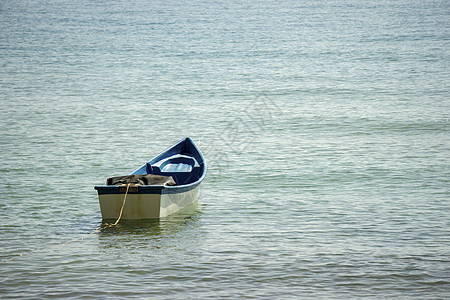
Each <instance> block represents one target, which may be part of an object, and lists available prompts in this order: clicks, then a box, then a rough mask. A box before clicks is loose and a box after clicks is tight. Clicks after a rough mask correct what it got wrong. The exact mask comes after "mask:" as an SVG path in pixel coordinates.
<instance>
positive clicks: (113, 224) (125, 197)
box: [0, 183, 132, 264]
mask: <svg viewBox="0 0 450 300" xmlns="http://www.w3.org/2000/svg"><path fill="white" fill-rule="evenodd" d="M130 185H132V183H128V184H127V189H126V192H125V196H124V197H123V202H122V207H121V208H120V212H119V217H118V218H117V220H116V222H114V223H112V224H106V226H105V227H101V228H99V229H96V230H94V231H92V232H91V233H89V234H88V235H91V234H94V233H97V232H101V231H102V230H105V229H106V228H111V227H114V226H116V225H117V224H118V223H119V221H120V219H121V218H122V214H123V209H124V208H125V203H126V201H127V196H128V190H129V189H130ZM81 240H84V237H81V238H79V239H73V240H70V241H68V242H65V243H63V244H58V245H54V246H51V247H49V248H45V249H42V250H38V252H42V251H45V250H48V249H52V248H56V247H59V246H65V245H67V244H69V243H71V242H75V241H81ZM31 252H35V251H31ZM24 255H25V253H21V254H19V255H17V256H14V257H12V258H10V259H6V260H2V261H0V264H1V263H5V262H8V261H12V260H14V259H16V258H18V257H22V256H24Z"/></svg>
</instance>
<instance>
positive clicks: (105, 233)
mask: <svg viewBox="0 0 450 300" xmlns="http://www.w3.org/2000/svg"><path fill="white" fill-rule="evenodd" d="M202 210H203V205H202V204H200V203H199V202H198V201H197V202H195V203H193V204H191V205H189V206H187V207H185V208H183V209H181V210H179V211H178V212H176V213H174V214H172V215H169V216H167V217H165V218H160V219H148V220H120V222H119V223H118V224H117V225H116V226H112V227H108V225H109V224H111V223H114V221H115V220H103V221H102V224H101V228H102V229H101V230H100V231H99V232H98V236H99V237H100V239H101V240H104V241H105V242H106V241H108V240H110V238H111V237H118V236H128V237H136V236H148V237H159V238H162V237H165V236H170V235H173V234H175V233H177V232H179V231H182V230H184V229H186V228H189V227H192V226H194V227H195V226H196V225H197V224H198V222H199V220H200V217H201V214H202Z"/></svg>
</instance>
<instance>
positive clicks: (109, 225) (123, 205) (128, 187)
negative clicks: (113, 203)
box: [94, 183, 132, 232]
mask: <svg viewBox="0 0 450 300" xmlns="http://www.w3.org/2000/svg"><path fill="white" fill-rule="evenodd" d="M130 185H132V183H128V184H127V190H126V192H125V196H124V197H123V202H122V208H121V209H120V212H119V217H118V218H117V220H116V222H114V224H108V226H106V227H103V228H100V229H97V230H96V231H102V230H103V229H106V228H109V227H113V226H116V225H117V224H118V223H119V221H120V219H121V218H122V213H123V209H124V207H125V202H126V201H127V195H128V190H129V189H130ZM96 231H94V232H96Z"/></svg>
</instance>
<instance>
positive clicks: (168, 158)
mask: <svg viewBox="0 0 450 300" xmlns="http://www.w3.org/2000/svg"><path fill="white" fill-rule="evenodd" d="M205 175H206V162H205V160H204V158H203V155H202V153H201V152H200V150H199V149H198V148H197V146H196V145H195V144H194V142H193V141H192V139H190V138H184V139H182V140H181V141H179V142H178V143H176V144H175V145H173V146H172V147H170V148H168V149H167V150H165V151H164V152H162V153H161V154H159V155H157V156H156V157H154V158H153V159H151V160H150V161H148V162H146V163H145V164H143V165H142V166H140V167H139V168H137V169H136V170H134V171H133V172H131V173H130V174H129V175H127V176H119V177H112V178H108V180H107V184H106V185H100V186H95V189H96V190H97V192H98V198H99V202H100V210H101V213H102V217H103V219H104V220H108V219H118V218H119V219H124V220H127V219H128V220H139V219H153V218H162V217H166V216H168V215H170V214H172V213H175V212H177V211H178V210H180V209H181V208H183V207H186V206H188V205H190V204H192V203H194V202H195V201H197V200H198V196H199V191H200V187H199V185H200V183H201V182H202V181H203V179H204V178H205ZM125 200H126V202H125Z"/></svg>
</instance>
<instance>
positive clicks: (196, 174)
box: [131, 139, 205, 185]
mask: <svg viewBox="0 0 450 300" xmlns="http://www.w3.org/2000/svg"><path fill="white" fill-rule="evenodd" d="M204 167H205V166H204V163H203V157H202V156H201V154H199V151H198V149H197V148H196V146H195V145H193V143H192V142H191V141H190V139H185V140H183V141H181V142H180V143H179V144H177V145H175V146H173V147H172V148H170V149H168V150H166V151H165V152H163V153H161V154H160V155H158V156H157V157H155V158H154V159H152V160H151V161H149V162H147V163H146V164H144V165H142V166H141V167H140V168H138V169H137V170H135V171H134V172H133V173H131V174H132V175H137V174H154V175H162V176H172V178H173V179H174V180H175V182H176V184H177V185H185V184H189V183H192V182H195V181H197V180H199V178H200V177H201V176H202V174H203V172H204Z"/></svg>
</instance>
